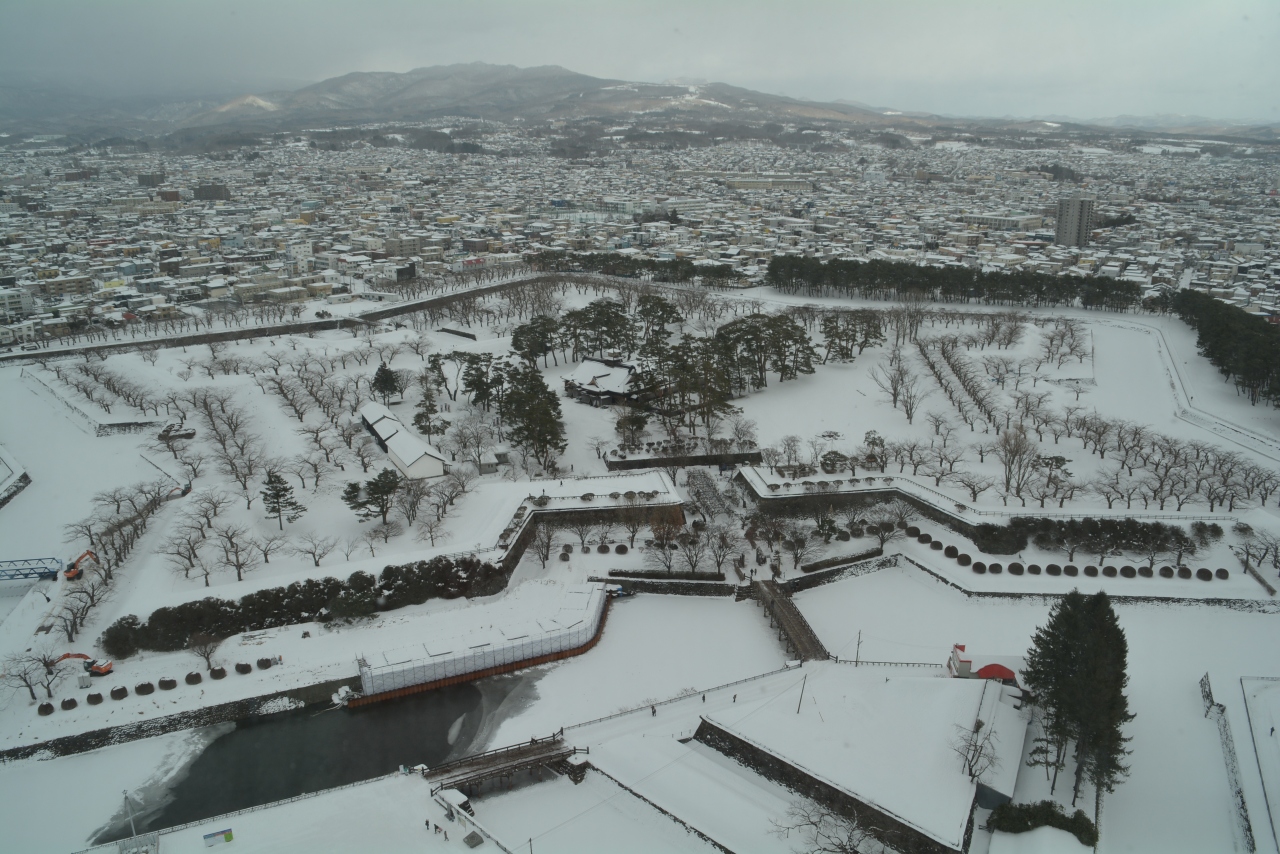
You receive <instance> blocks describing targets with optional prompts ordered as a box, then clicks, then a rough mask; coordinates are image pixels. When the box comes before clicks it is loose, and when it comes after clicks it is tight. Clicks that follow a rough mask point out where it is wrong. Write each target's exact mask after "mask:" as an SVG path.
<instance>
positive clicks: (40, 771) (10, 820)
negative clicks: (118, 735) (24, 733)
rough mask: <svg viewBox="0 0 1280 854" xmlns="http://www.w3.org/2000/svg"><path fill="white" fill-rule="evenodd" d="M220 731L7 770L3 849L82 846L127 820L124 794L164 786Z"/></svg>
mask: <svg viewBox="0 0 1280 854" xmlns="http://www.w3.org/2000/svg"><path fill="white" fill-rule="evenodd" d="M220 733H221V730H220V729H219V728H216V727H211V728H207V729H201V730H188V731H186V732H180V733H171V734H169V735H163V736H159V737H157V738H148V739H145V740H144V741H137V742H131V743H129V744H123V745H116V746H113V747H104V748H102V749H100V750H94V751H91V752H89V753H81V754H78V755H76V756H64V757H61V758H59V759H53V760H48V761H39V760H36V759H28V760H24V761H22V762H14V763H9V764H5V765H0V791H3V792H4V797H3V798H0V824H3V826H4V828H5V842H4V845H3V847H4V849H5V850H6V851H23V852H32V854H44V852H48V854H66V852H68V851H75V850H78V849H80V848H83V847H84V846H85V845H86V844H87V842H88V840H89V839H90V838H91V837H92V836H93V835H94V834H95V833H96V832H97V831H98V830H100V829H101V828H103V827H105V826H106V825H108V824H110V823H112V822H113V820H114V818H115V817H126V816H127V814H126V812H125V805H124V801H123V798H122V796H121V790H122V789H127V790H129V791H131V792H141V791H145V790H148V789H151V788H155V789H163V788H164V787H165V786H166V785H168V784H169V783H171V782H172V781H174V779H175V778H176V777H177V776H178V775H180V774H182V773H183V772H184V771H185V769H186V767H187V766H188V765H189V764H190V762H192V761H194V759H195V758H196V757H197V756H198V755H199V754H200V752H201V751H202V750H203V749H204V748H205V746H206V745H207V744H208V743H209V741H211V740H212V739H213V738H215V737H216V736H217V735H218V734H220ZM137 808H138V807H137V805H136V804H135V806H134V809H137Z"/></svg>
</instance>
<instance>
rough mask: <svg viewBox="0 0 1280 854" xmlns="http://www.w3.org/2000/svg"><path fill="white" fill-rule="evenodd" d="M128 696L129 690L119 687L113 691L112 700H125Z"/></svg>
mask: <svg viewBox="0 0 1280 854" xmlns="http://www.w3.org/2000/svg"><path fill="white" fill-rule="evenodd" d="M127 696H129V689H128V688H126V687H124V686H123V685H117V686H116V687H114V688H112V689H111V699H113V700H123V699H124V698H125V697H127Z"/></svg>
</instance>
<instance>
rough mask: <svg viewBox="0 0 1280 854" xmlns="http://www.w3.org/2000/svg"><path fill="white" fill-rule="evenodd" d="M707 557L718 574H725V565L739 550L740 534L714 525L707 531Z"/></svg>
mask: <svg viewBox="0 0 1280 854" xmlns="http://www.w3.org/2000/svg"><path fill="white" fill-rule="evenodd" d="M706 539H707V556H708V557H710V558H711V563H712V564H713V565H714V566H715V568H716V572H718V573H723V572H724V565H725V564H726V563H728V561H729V558H730V557H732V556H733V553H734V552H736V551H737V550H738V532H737V531H736V530H734V529H732V528H729V527H728V526H725V525H712V526H710V527H709V528H707V530H706Z"/></svg>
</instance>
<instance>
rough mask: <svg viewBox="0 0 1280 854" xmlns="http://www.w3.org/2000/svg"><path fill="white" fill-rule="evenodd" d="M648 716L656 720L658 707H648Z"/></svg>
mask: <svg viewBox="0 0 1280 854" xmlns="http://www.w3.org/2000/svg"><path fill="white" fill-rule="evenodd" d="M649 714H650V715H652V716H653V717H655V718H656V717H657V716H658V707H657V706H650V707H649Z"/></svg>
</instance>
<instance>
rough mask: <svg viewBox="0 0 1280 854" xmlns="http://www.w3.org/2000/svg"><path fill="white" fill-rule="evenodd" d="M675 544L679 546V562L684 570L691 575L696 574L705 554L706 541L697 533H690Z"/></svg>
mask: <svg viewBox="0 0 1280 854" xmlns="http://www.w3.org/2000/svg"><path fill="white" fill-rule="evenodd" d="M676 542H677V544H678V545H679V546H680V552H679V554H680V561H681V563H683V564H684V567H685V569H686V570H688V571H689V572H691V573H694V572H697V571H698V567H699V566H701V565H702V559H703V558H704V557H706V554H707V541H706V540H705V539H704V538H703V536H702V535H701V534H700V533H699V532H697V531H690V532H689V533H687V534H685V535H684V536H682V537H680V538H679V539H678V540H677V541H676Z"/></svg>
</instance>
